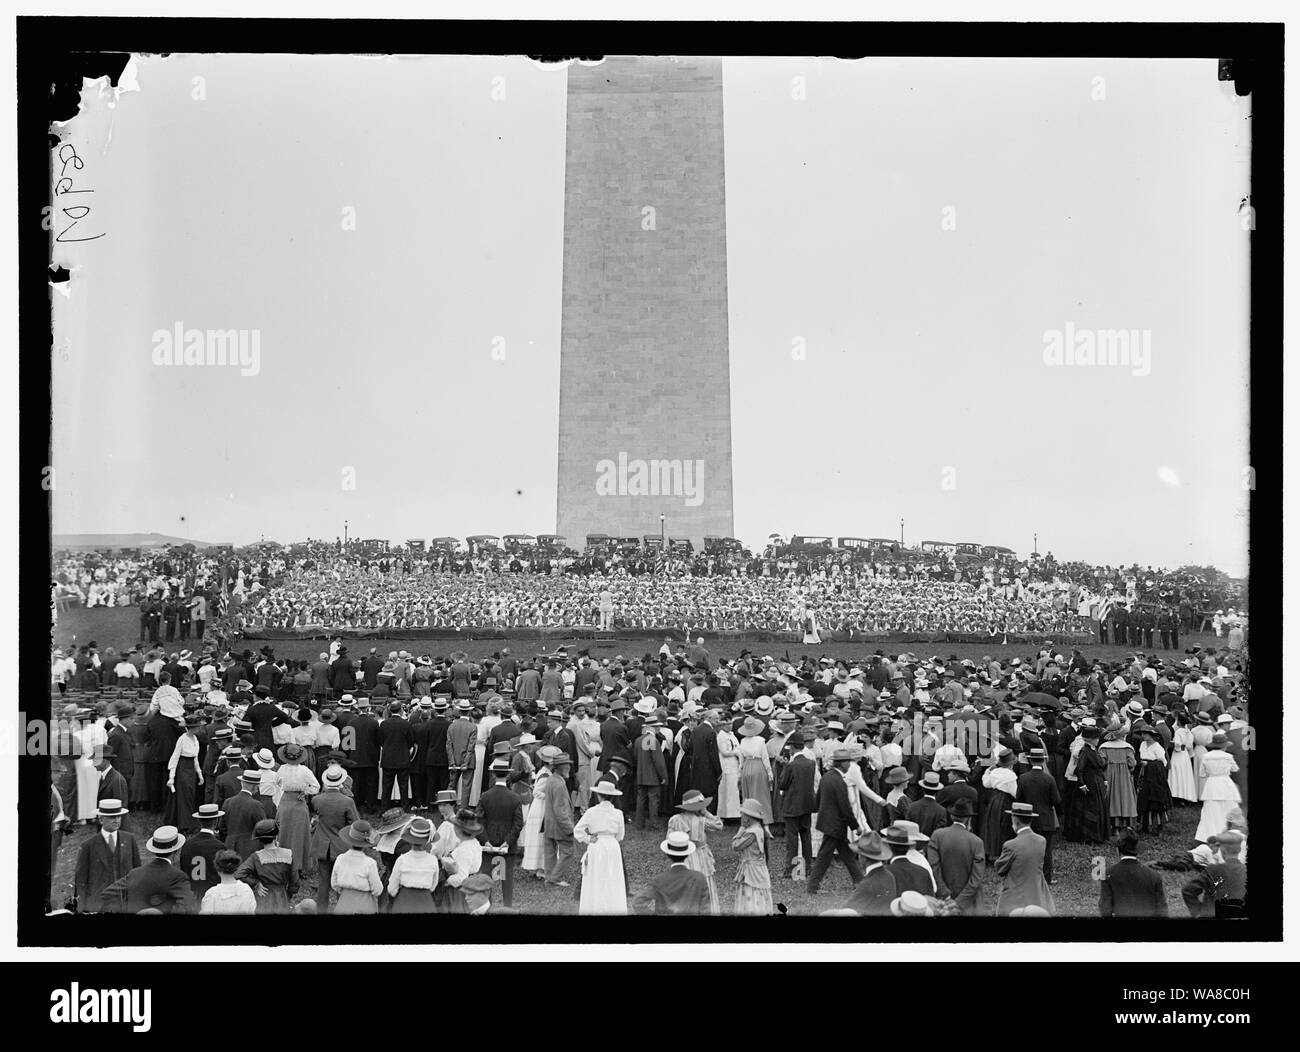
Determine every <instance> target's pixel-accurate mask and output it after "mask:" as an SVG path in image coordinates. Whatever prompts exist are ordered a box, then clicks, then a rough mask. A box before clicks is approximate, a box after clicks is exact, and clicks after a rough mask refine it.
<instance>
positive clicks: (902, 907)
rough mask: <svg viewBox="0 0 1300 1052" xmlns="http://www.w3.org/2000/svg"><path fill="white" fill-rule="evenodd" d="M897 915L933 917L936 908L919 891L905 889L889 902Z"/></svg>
mask: <svg viewBox="0 0 1300 1052" xmlns="http://www.w3.org/2000/svg"><path fill="white" fill-rule="evenodd" d="M889 912H890V913H892V914H893V915H894V916H895V917H933V916H934V909H933V908H932V907H931V906H930V903H929V901H928V900H927V899H926V897H925V896H924V895H922V894H921V893H920V892H919V891H905V892H903V894H901V895H899V896H898V898H896V899H894V901H893V902H891V903H890V904H889Z"/></svg>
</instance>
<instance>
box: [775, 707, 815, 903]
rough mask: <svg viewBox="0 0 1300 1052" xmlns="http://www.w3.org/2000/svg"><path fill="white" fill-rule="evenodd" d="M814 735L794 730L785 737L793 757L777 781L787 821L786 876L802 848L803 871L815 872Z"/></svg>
mask: <svg viewBox="0 0 1300 1052" xmlns="http://www.w3.org/2000/svg"><path fill="white" fill-rule="evenodd" d="M812 742H813V739H811V738H809V739H805V738H804V736H803V735H802V734H801V733H800V732H799V731H795V732H794V733H793V734H791V735H790V737H789V738H787V739H786V745H787V746H788V747H789V749H790V752H791V756H790V760H789V761H788V762H787V763H786V764H785V765H784V766H783V767H782V769H781V777H780V780H779V781H778V783H777V786H778V788H779V789H780V791H781V817H782V819H783V820H784V822H785V876H786V878H787V879H789V878H790V877H791V876H792V875H793V873H794V860H795V859H796V858H797V857H799V848H800V847H801V846H802V848H803V864H804V865H803V875H804V876H807V874H809V873H811V872H812V862H813V853H812V816H813V812H814V811H815V810H816V808H817V792H816V790H815V789H814V788H813V786H814V785H815V784H816V781H817V758H816V755H815V754H814V753H813V749H812Z"/></svg>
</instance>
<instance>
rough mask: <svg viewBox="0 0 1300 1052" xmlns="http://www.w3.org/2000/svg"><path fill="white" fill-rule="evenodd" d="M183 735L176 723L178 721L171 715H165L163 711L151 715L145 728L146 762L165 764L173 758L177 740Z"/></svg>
mask: <svg viewBox="0 0 1300 1052" xmlns="http://www.w3.org/2000/svg"><path fill="white" fill-rule="evenodd" d="M180 736H181V729H180V727H178V726H177V725H176V721H175V720H173V719H172V718H171V717H169V716H164V715H163V714H162V713H161V712H155V713H154V714H153V715H152V716H150V717H149V722H148V724H147V726H146V728H145V743H146V746H147V748H146V749H145V754H144V762H145V763H160V764H165V763H167V761H168V760H170V759H171V758H172V750H173V749H175V748H176V741H177V739H179V738H180Z"/></svg>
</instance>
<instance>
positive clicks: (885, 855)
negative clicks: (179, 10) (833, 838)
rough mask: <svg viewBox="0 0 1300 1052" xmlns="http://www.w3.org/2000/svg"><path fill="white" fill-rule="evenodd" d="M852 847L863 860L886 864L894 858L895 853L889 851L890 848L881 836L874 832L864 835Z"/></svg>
mask: <svg viewBox="0 0 1300 1052" xmlns="http://www.w3.org/2000/svg"><path fill="white" fill-rule="evenodd" d="M850 846H851V847H852V848H853V850H854V851H856V852H857V853H858V854H859V855H861V856H862V857H863V858H871V859H875V860H877V861H879V862H885V861H887V860H889V859H890V858H892V857H893V852H892V851H890V850H889V846H888V845H887V844H886V843H885V842H884V841H883V840H882V839H881V838H880V834H879V833H877V832H875V831H874V830H873V831H871V832H868V833H864V834H863V835H862V836H860V837H858V839H857V840H855V841H854V842H853V843H852V844H851V845H850Z"/></svg>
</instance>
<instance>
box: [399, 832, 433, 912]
mask: <svg viewBox="0 0 1300 1052" xmlns="http://www.w3.org/2000/svg"><path fill="white" fill-rule="evenodd" d="M436 835H437V834H436V833H434V831H433V823H432V822H430V821H429V820H428V819H427V818H415V819H412V821H411V824H410V825H409V826H407V827H406V830H405V831H404V832H403V833H402V839H403V840H404V841H406V843H408V844H410V845H411V849H410V850H409V851H407V852H405V853H404V854H401V855H398V856H397V861H396V862H394V863H393V871H392V873H391V874H390V876H389V878H388V895H389V898H390V899H391V901H392V906H391V907H390V908H389V912H390V913H436V912H437V909H436V907H435V906H434V903H433V889H434V888H436V887H437V886H438V874H439V871H440V870H441V868H442V867H441V866H440V865H439V864H438V856H437V855H435V854H434V853H433V851H432V850H431V848H432V846H433V838H434V837H435V836H436Z"/></svg>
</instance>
